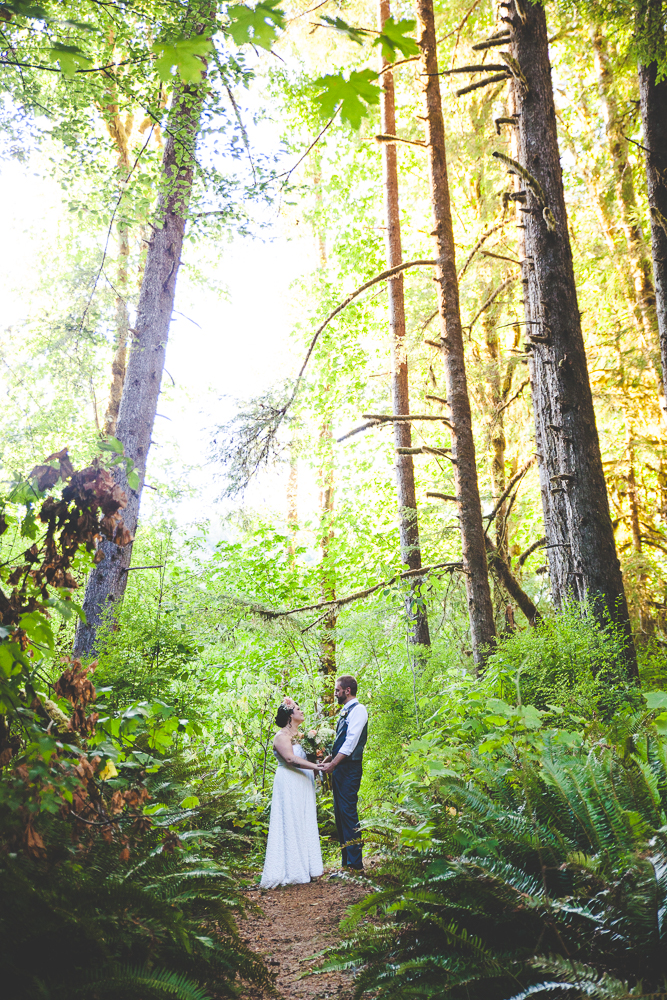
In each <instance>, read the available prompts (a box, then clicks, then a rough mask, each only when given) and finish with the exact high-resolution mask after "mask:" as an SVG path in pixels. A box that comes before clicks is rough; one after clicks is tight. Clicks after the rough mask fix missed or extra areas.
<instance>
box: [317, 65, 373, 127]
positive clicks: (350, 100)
mask: <svg viewBox="0 0 667 1000" xmlns="http://www.w3.org/2000/svg"><path fill="white" fill-rule="evenodd" d="M374 80H377V73H374V72H373V71H372V70H370V69H363V70H360V71H358V70H354V71H353V72H352V73H350V76H349V79H347V80H346V79H345V77H344V76H343V74H342V73H335V74H329V75H327V76H321V77H320V78H319V80H316V81H315V86H317V87H322V88H323V90H322V92H321V93H319V94H318V95H317V96H316V98H315V101H316V103H317V104H319V107H320V112H321V114H322V116H323V117H325V118H331V117H333V115H334V112H335V111H336V108H338V107H340V116H341V118H342V120H343V121H344V122H348V123H349V124H350V125H351V126H352V128H354V129H357V128H359V126H360V125H361V120H362V118H363V117H364V115H366V113H367V112H368V109H369V106H370V105H372V104H378V103H379V101H380V88H379V87H378V85H377V84H376V83H373V81H374Z"/></svg>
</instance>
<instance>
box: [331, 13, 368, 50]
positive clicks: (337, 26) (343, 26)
mask: <svg viewBox="0 0 667 1000" xmlns="http://www.w3.org/2000/svg"><path fill="white" fill-rule="evenodd" d="M320 22H321V23H322V24H326V25H327V26H328V27H330V28H333V29H334V30H335V31H340V32H341V34H343V35H347V37H348V38H349V39H350V40H351V41H353V42H356V43H357V45H363V44H364V40H365V37H366V35H369V34H370V32H369V31H367V30H366V29H365V28H353V27H352V25H351V24H348V23H347V21H344V20H343V19H342V17H326V16H325V17H321V18H320Z"/></svg>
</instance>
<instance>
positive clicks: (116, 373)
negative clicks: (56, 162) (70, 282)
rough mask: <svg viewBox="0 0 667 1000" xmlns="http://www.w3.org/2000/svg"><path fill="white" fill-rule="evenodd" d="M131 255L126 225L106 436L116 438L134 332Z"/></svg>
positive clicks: (121, 233) (122, 234)
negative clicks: (130, 304) (129, 298)
mask: <svg viewBox="0 0 667 1000" xmlns="http://www.w3.org/2000/svg"><path fill="white" fill-rule="evenodd" d="M129 255H130V241H129V238H128V231H127V227H126V226H125V225H124V224H123V225H122V227H121V226H119V230H118V257H119V259H118V277H117V279H116V280H117V282H118V287H117V288H116V346H115V350H114V356H113V361H112V362H111V387H110V389H109V401H108V403H107V411H106V414H105V416H104V432H105V434H110V435H111V436H112V437H115V436H116V427H117V423H118V412H119V410H120V401H121V399H122V396H123V382H124V381H125V366H126V363H127V335H128V333H129V329H130V319H129V315H128V309H127V290H128V280H127V279H128V275H127V261H128V257H129Z"/></svg>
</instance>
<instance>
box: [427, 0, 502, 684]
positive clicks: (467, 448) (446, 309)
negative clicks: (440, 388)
mask: <svg viewBox="0 0 667 1000" xmlns="http://www.w3.org/2000/svg"><path fill="white" fill-rule="evenodd" d="M417 15H418V18H419V26H418V31H419V39H418V42H419V47H420V49H421V66H422V74H423V80H424V99H425V107H426V114H425V123H426V144H427V146H428V164H429V180H430V187H431V203H432V207H433V216H434V221H435V232H434V236H435V243H436V256H437V260H438V263H437V265H436V269H435V285H436V291H437V295H438V312H439V314H440V336H441V343H442V357H443V362H444V369H445V383H446V386H447V403H448V406H449V414H450V419H451V423H452V432H451V433H452V458H453V461H454V483H455V489H456V499H457V504H458V512H459V524H460V528H461V542H462V549H463V565H464V570H465V581H466V593H467V597H468V612H469V615H470V634H471V640H472V650H473V656H474V658H475V663H476V664H477V665H478V666H479V665H481V664H482V663H483V660H484V653H485V649H487V648H488V647H489V646H490V645H491V644H492V643H493V641H494V639H495V636H496V627H495V623H494V620H493V606H492V604H491V590H490V588H489V574H488V566H487V562H486V545H485V541H484V528H483V525H482V509H481V506H480V500H479V486H478V483H477V467H476V464H475V442H474V440H473V433H472V417H471V413H470V399H469V397H468V382H467V377H466V368H465V356H464V351H463V333H462V330H461V313H460V307H459V284H458V279H457V275H456V257H455V250H454V231H453V228H452V214H451V205H450V200H449V181H448V178H447V154H446V149H445V126H444V122H443V118H442V104H441V100H440V82H439V77H438V56H437V47H436V37H435V18H434V14H433V2H432V0H417Z"/></svg>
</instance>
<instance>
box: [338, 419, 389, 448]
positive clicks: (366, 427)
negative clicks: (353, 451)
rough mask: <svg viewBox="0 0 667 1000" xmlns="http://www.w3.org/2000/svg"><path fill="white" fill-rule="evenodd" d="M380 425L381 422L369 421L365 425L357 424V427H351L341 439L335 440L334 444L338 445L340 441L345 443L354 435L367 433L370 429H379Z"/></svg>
mask: <svg viewBox="0 0 667 1000" xmlns="http://www.w3.org/2000/svg"><path fill="white" fill-rule="evenodd" d="M381 424H382V421H381V420H369V421H368V423H367V424H359V426H358V427H353V428H352V430H351V431H348V432H347V434H343V436H342V437H339V438H336V444H340V443H341V441H347V439H348V438H351V437H354V435H355V434H361V432H362V431H367V430H369V428H371V427H380V426H381Z"/></svg>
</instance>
